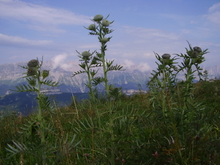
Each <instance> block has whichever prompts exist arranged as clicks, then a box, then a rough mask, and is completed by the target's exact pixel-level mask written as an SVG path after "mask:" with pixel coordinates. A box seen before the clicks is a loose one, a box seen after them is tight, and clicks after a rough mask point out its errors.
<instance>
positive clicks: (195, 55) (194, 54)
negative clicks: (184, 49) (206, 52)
mask: <svg viewBox="0 0 220 165" xmlns="http://www.w3.org/2000/svg"><path fill="white" fill-rule="evenodd" d="M198 55H199V53H198V52H197V51H193V52H192V53H191V54H190V56H191V57H192V58H196V57H197V56H198Z"/></svg>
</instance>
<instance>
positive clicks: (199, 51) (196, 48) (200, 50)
mask: <svg viewBox="0 0 220 165" xmlns="http://www.w3.org/2000/svg"><path fill="white" fill-rule="evenodd" d="M193 50H194V51H195V52H197V53H201V52H202V49H201V48H200V47H198V46H195V47H194V48H193Z"/></svg>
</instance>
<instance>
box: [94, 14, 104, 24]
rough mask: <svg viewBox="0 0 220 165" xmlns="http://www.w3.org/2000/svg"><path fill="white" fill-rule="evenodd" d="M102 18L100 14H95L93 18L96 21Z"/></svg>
mask: <svg viewBox="0 0 220 165" xmlns="http://www.w3.org/2000/svg"><path fill="white" fill-rule="evenodd" d="M102 19H103V16H102V15H101V14H98V15H96V16H95V17H94V18H93V20H94V21H96V22H100V21H101V20H102Z"/></svg>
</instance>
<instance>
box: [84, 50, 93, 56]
mask: <svg viewBox="0 0 220 165" xmlns="http://www.w3.org/2000/svg"><path fill="white" fill-rule="evenodd" d="M91 55H92V54H91V53H89V51H84V52H82V56H83V57H89V56H91Z"/></svg>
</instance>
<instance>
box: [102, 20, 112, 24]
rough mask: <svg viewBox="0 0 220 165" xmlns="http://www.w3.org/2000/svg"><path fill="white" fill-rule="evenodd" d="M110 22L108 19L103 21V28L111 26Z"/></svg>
mask: <svg viewBox="0 0 220 165" xmlns="http://www.w3.org/2000/svg"><path fill="white" fill-rule="evenodd" d="M109 25H110V22H109V21H108V20H106V19H104V20H102V26H109Z"/></svg>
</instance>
